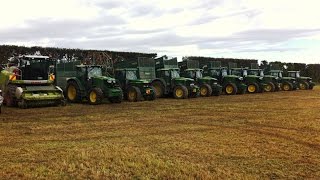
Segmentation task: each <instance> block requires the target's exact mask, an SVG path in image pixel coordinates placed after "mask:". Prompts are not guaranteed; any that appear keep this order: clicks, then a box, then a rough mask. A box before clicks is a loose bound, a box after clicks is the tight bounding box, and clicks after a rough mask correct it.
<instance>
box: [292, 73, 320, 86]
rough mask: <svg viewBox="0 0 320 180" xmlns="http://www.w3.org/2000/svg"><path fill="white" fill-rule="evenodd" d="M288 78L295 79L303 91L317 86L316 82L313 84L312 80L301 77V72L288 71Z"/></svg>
mask: <svg viewBox="0 0 320 180" xmlns="http://www.w3.org/2000/svg"><path fill="white" fill-rule="evenodd" d="M288 76H289V77H292V78H295V79H296V81H297V83H298V87H299V89H302V90H308V89H313V87H314V86H315V85H316V84H315V83H314V82H312V78H310V77H303V76H300V71H288Z"/></svg>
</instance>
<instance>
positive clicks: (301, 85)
mask: <svg viewBox="0 0 320 180" xmlns="http://www.w3.org/2000/svg"><path fill="white" fill-rule="evenodd" d="M299 87H300V89H302V90H306V89H307V87H306V85H305V84H303V83H300V84H299Z"/></svg>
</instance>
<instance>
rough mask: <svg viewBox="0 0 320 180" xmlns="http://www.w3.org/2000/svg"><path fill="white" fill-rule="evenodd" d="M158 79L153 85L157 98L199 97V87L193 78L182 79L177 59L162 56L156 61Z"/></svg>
mask: <svg viewBox="0 0 320 180" xmlns="http://www.w3.org/2000/svg"><path fill="white" fill-rule="evenodd" d="M155 68H156V79H154V80H153V81H152V82H151V84H152V86H153V87H154V88H155V90H156V96H157V97H163V96H164V95H171V94H172V95H173V97H174V98H176V99H186V98H189V97H198V96H199V95H200V92H199V87H198V86H197V85H195V81H194V80H193V79H191V78H184V77H180V72H179V68H178V61H177V58H170V59H169V58H168V57H167V56H162V57H159V58H156V59H155Z"/></svg>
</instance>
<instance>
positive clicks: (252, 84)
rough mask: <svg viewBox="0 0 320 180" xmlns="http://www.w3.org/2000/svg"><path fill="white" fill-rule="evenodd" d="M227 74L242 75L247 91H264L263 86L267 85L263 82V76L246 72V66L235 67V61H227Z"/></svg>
mask: <svg viewBox="0 0 320 180" xmlns="http://www.w3.org/2000/svg"><path fill="white" fill-rule="evenodd" d="M229 74H230V75H236V76H241V77H243V81H244V83H245V84H246V85H247V92H248V93H258V92H264V88H265V86H266V85H267V84H265V83H264V82H263V77H261V76H258V75H253V74H248V68H237V64H236V63H229Z"/></svg>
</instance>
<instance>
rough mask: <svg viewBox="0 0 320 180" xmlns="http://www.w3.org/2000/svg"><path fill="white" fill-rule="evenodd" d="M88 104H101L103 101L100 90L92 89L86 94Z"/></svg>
mask: <svg viewBox="0 0 320 180" xmlns="http://www.w3.org/2000/svg"><path fill="white" fill-rule="evenodd" d="M88 100H89V104H91V105H97V104H101V102H102V100H103V92H102V90H101V89H100V88H92V89H91V90H90V91H89V93H88Z"/></svg>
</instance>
